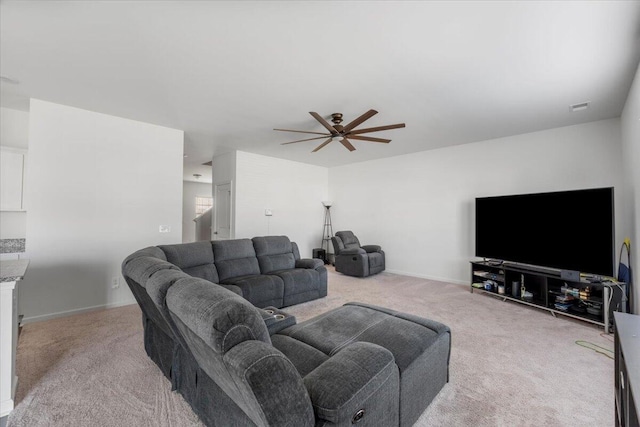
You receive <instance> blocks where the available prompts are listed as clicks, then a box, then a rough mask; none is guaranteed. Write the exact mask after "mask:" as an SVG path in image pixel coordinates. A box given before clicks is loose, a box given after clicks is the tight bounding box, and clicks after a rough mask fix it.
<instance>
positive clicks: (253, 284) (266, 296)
mask: <svg viewBox="0 0 640 427" xmlns="http://www.w3.org/2000/svg"><path fill="white" fill-rule="evenodd" d="M222 283H223V284H225V285H235V286H237V287H239V288H240V289H241V290H242V297H243V298H245V299H246V300H248V301H249V302H250V303H251V304H253V305H255V306H256V307H259V308H264V307H268V306H270V305H272V306H274V307H282V303H283V298H284V281H283V280H282V279H281V278H280V277H278V276H272V275H266V274H262V275H260V274H256V275H248V276H238V277H231V278H229V279H226V280H224V281H223V282H222Z"/></svg>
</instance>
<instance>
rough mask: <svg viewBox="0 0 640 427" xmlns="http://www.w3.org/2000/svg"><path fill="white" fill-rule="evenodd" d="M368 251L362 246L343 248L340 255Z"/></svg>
mask: <svg viewBox="0 0 640 427" xmlns="http://www.w3.org/2000/svg"><path fill="white" fill-rule="evenodd" d="M366 253H367V252H366V251H365V250H364V249H362V248H351V249H343V250H341V251H340V255H358V254H366Z"/></svg>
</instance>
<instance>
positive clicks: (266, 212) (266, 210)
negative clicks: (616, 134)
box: [264, 209, 273, 216]
mask: <svg viewBox="0 0 640 427" xmlns="http://www.w3.org/2000/svg"><path fill="white" fill-rule="evenodd" d="M264 216H273V212H272V211H271V209H265V210H264Z"/></svg>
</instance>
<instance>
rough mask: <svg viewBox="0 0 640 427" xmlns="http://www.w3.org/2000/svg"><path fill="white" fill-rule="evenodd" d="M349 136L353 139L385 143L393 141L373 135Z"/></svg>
mask: <svg viewBox="0 0 640 427" xmlns="http://www.w3.org/2000/svg"><path fill="white" fill-rule="evenodd" d="M349 138H351V139H358V140H360V141H371V142H384V143H389V142H391V140H390V139H384V138H374V137H372V136H360V135H349Z"/></svg>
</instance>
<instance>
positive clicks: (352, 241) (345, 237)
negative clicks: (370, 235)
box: [336, 231, 360, 249]
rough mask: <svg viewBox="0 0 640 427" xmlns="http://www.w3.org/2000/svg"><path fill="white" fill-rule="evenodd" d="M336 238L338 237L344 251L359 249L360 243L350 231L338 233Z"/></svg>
mask: <svg viewBox="0 0 640 427" xmlns="http://www.w3.org/2000/svg"><path fill="white" fill-rule="evenodd" d="M336 236H338V237H340V239H341V240H342V244H343V245H344V247H345V248H346V249H349V248H359V247H360V241H359V240H358V238H357V237H356V236H355V234H353V232H352V231H338V232H336Z"/></svg>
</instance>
